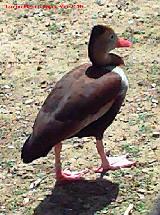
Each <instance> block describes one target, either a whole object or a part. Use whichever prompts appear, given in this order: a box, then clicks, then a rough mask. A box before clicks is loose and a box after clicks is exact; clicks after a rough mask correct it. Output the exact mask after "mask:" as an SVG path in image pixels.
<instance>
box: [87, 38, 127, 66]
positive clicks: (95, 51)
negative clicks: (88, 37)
mask: <svg viewBox="0 0 160 215" xmlns="http://www.w3.org/2000/svg"><path fill="white" fill-rule="evenodd" d="M92 42H93V41H90V42H89V46H88V55H89V58H90V61H91V62H92V64H93V65H95V66H107V65H113V66H119V65H124V61H123V59H122V58H121V57H120V56H118V55H116V54H112V53H107V50H106V49H105V48H104V46H103V47H102V46H100V45H99V44H98V43H96V41H94V43H92Z"/></svg>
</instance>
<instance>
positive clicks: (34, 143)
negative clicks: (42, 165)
mask: <svg viewBox="0 0 160 215" xmlns="http://www.w3.org/2000/svg"><path fill="white" fill-rule="evenodd" d="M51 148H52V145H51V144H49V141H46V140H45V141H43V138H42V139H40V138H38V139H37V138H34V137H33V134H31V135H30V136H29V137H28V138H27V140H26V142H25V143H24V145H23V147H22V152H21V159H22V160H23V162H24V163H31V162H32V161H33V160H36V159H38V158H40V157H45V156H47V154H48V152H49V151H50V150H51Z"/></svg>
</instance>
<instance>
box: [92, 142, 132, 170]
mask: <svg viewBox="0 0 160 215" xmlns="http://www.w3.org/2000/svg"><path fill="white" fill-rule="evenodd" d="M96 147H97V151H98V154H99V155H100V158H101V162H102V164H101V166H100V167H99V168H97V169H96V170H95V172H96V173H102V172H106V171H108V170H116V169H120V168H125V167H131V166H133V165H134V164H135V162H133V161H129V160H128V159H127V158H126V155H125V156H117V157H107V156H106V154H105V151H104V146H103V142H102V140H98V139H97V141H96Z"/></svg>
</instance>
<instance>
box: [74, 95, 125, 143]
mask: <svg viewBox="0 0 160 215" xmlns="http://www.w3.org/2000/svg"><path fill="white" fill-rule="evenodd" d="M123 100H124V98H118V99H117V100H116V101H115V103H114V104H113V105H112V107H111V108H110V109H109V110H108V111H107V112H106V113H105V114H104V115H103V116H102V117H100V118H99V119H98V120H96V121H94V122H92V123H91V124H89V125H88V126H86V127H85V128H83V129H82V130H81V131H79V132H78V133H76V134H75V135H73V136H71V137H70V138H72V137H79V138H82V137H89V136H94V137H96V138H97V139H102V138H103V134H104V132H105V130H106V129H107V127H109V126H110V125H111V124H112V122H113V120H114V119H115V117H116V115H117V114H118V112H119V110H120V108H121V105H122V103H123Z"/></svg>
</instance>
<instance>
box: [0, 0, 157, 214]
mask: <svg viewBox="0 0 160 215" xmlns="http://www.w3.org/2000/svg"><path fill="white" fill-rule="evenodd" d="M54 2H56V3H55V4H57V5H59V4H61V3H63V1H54ZM107 2H108V3H107ZM7 3H8V4H13V3H15V4H16V3H17V4H19V3H22V1H13V2H12V1H5V2H3V0H1V1H0V44H1V45H0V68H1V69H0V75H1V80H0V87H1V91H0V99H1V101H2V102H0V150H1V154H0V192H1V198H0V215H12V214H17V215H18V214H19V215H21V214H24V215H31V214H35V215H54V214H55V215H63V214H64V215H98V214H108V215H122V214H124V212H125V210H126V209H127V207H128V206H129V204H132V203H133V205H134V208H133V212H132V214H133V215H138V214H147V211H148V210H149V209H150V207H151V205H152V203H153V201H154V199H155V196H156V195H157V193H158V190H159V185H158V183H159V182H158V181H160V173H159V161H160V160H159V157H160V150H159V144H158V143H159V141H160V114H159V112H160V107H159V103H160V31H159V26H158V23H159V22H160V2H159V0H137V1H135V0H134V1H125V0H120V1H117V0H111V1H106V2H105V1H96V2H95V1H91V0H88V1H84V0H82V1H81V2H76V1H68V2H66V3H68V4H69V3H70V4H73V3H81V4H83V6H84V7H83V8H82V9H63V10H62V9H56V10H44V9H28V10H27V9H26V10H24V9H17V10H16V9H9V8H8V9H6V8H5V5H6V4H7ZM23 3H28V4H29V3H30V4H31V3H32V4H34V5H39V4H42V5H44V4H48V5H50V4H53V2H52V1H48V2H47V1H32V2H31V1H28V2H23ZM97 23H98V24H107V25H110V26H112V27H113V28H114V29H115V31H116V32H117V33H118V35H120V36H123V37H125V38H128V39H130V40H131V41H132V42H133V47H132V48H131V49H121V50H115V52H117V53H118V54H120V55H121V56H122V57H123V58H124V61H125V64H126V66H125V68H124V69H125V71H126V74H127V76H128V79H129V83H130V89H129V91H128V94H127V97H126V101H125V105H124V106H123V107H122V109H121V113H120V114H119V115H118V116H117V119H116V120H115V121H114V123H113V124H112V125H111V127H110V128H109V129H108V130H107V131H106V133H105V139H104V143H105V147H106V150H111V153H112V154H113V155H117V154H125V153H129V154H130V156H131V158H132V159H135V160H136V161H137V167H136V168H133V169H124V170H118V171H115V172H109V173H108V174H107V175H106V176H104V177H103V180H102V179H100V178H99V175H98V174H95V173H94V172H93V171H92V168H93V167H94V166H97V165H99V163H100V161H99V158H98V155H97V152H96V149H95V144H94V143H95V140H94V139H93V138H92V137H91V138H84V139H82V140H79V139H74V140H68V141H66V143H67V144H64V147H63V152H62V156H63V167H64V168H68V169H71V170H82V169H84V168H88V169H89V170H90V171H89V173H88V174H87V175H86V176H85V177H86V179H87V180H86V181H84V182H80V183H72V184H68V185H64V186H59V185H55V177H54V169H53V166H54V154H53V152H51V153H49V155H48V156H47V157H46V158H43V159H39V160H37V161H35V162H33V163H31V164H29V165H25V164H23V163H22V161H21V159H20V152H21V147H22V145H23V143H24V141H25V139H26V137H27V136H28V135H29V134H30V132H31V129H32V125H33V122H34V119H35V117H36V114H37V112H38V110H39V108H40V107H41V105H42V103H43V101H44V99H45V98H46V96H47V95H48V93H49V92H50V89H51V88H52V86H54V84H55V83H56V81H57V80H59V79H60V78H61V77H62V76H63V75H64V74H65V73H67V72H68V71H69V70H70V69H72V68H74V67H75V66H77V65H80V64H82V63H85V62H88V57H87V43H88V37H89V34H90V30H91V28H92V26H93V25H95V24H97Z"/></svg>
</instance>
